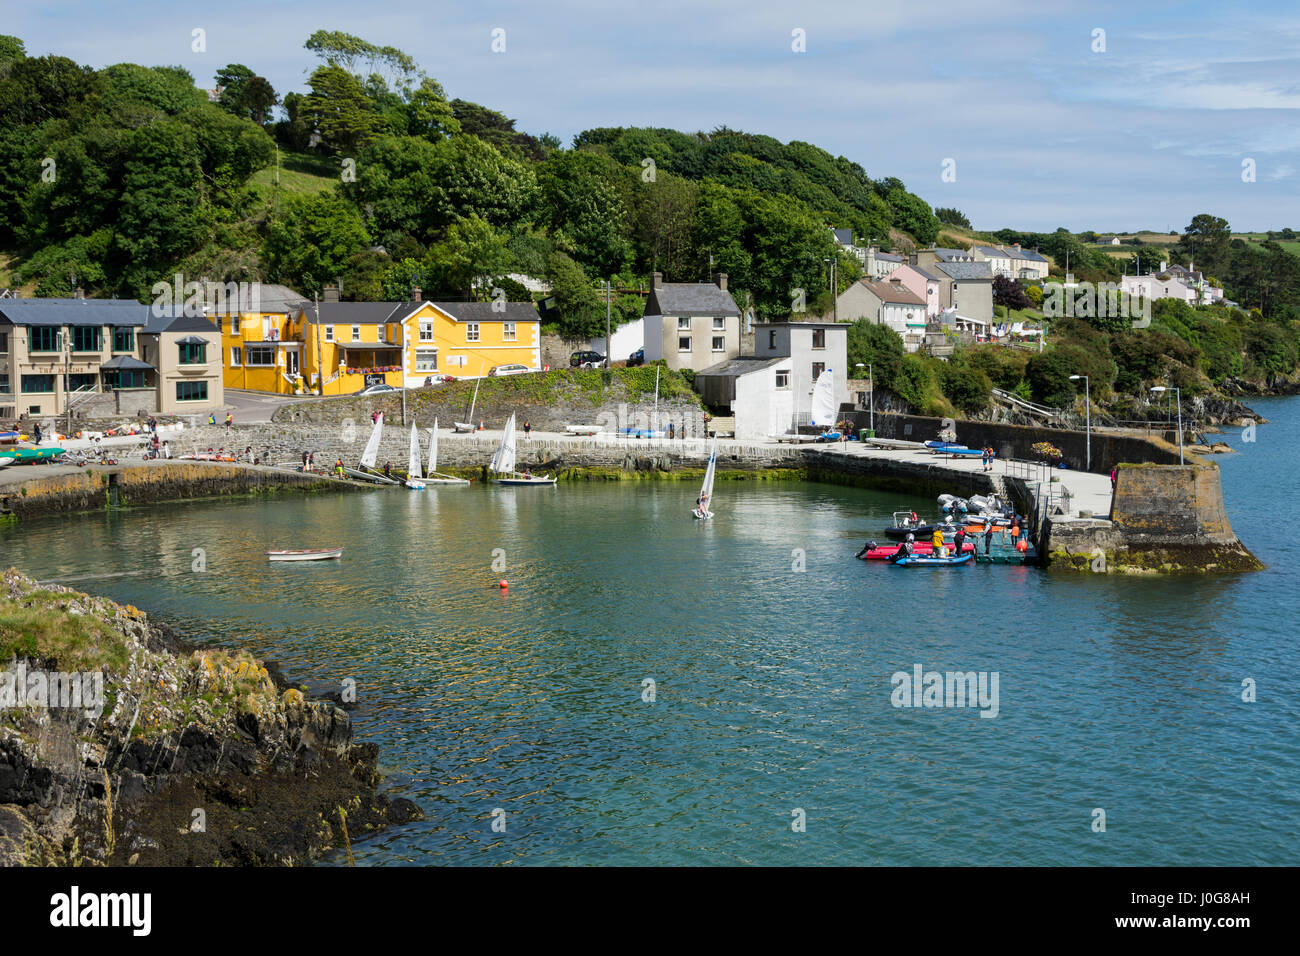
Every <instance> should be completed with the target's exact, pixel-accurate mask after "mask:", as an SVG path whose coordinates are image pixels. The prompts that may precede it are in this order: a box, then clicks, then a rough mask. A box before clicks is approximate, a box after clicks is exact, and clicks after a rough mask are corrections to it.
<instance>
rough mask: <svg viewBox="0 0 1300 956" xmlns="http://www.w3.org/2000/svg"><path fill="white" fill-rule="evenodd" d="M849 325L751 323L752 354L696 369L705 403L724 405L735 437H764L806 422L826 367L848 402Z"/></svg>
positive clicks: (839, 395)
mask: <svg viewBox="0 0 1300 956" xmlns="http://www.w3.org/2000/svg"><path fill="white" fill-rule="evenodd" d="M848 331H849V330H848V326H847V325H846V324H844V323H835V322H769V323H760V324H758V325H756V326H755V327H754V354H753V355H745V356H737V357H736V358H734V359H730V360H728V361H725V362H719V363H718V364H716V365H713V366H710V367H709V368H706V369H702V370H701V371H699V372H696V373H695V387H696V389H698V390H699V392H700V395H701V397H702V398H703V399H704V402H705V404H706V405H709V406H711V407H714V408H727V407H729V408H730V410H731V413H732V414H733V415H734V416H735V419H736V437H737V438H738V439H751V440H755V439H763V438H767V437H769V436H772V435H782V434H785V433H786V432H789V431H791V430H793V429H794V428H796V427H797V426H799V425H806V424H808V421H809V416H810V414H811V411H812V392H813V385H814V384H815V383H816V381H817V378H818V376H820V375H821V374H822V372H827V371H828V372H830V374H831V380H832V382H833V383H834V386H835V400H836V403H837V404H839V405H843V404H845V403H847V402H849V400H850V399H849V388H848V380H849V379H850V378H851V377H855V376H851V375H849V374H848V373H849V371H850V369H849V368H848V342H849V338H848Z"/></svg>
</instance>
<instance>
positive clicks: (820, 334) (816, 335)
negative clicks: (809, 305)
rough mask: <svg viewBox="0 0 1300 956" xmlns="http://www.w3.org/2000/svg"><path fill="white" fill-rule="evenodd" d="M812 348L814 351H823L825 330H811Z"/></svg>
mask: <svg viewBox="0 0 1300 956" xmlns="http://www.w3.org/2000/svg"><path fill="white" fill-rule="evenodd" d="M812 347H813V348H815V349H824V348H826V330H825V329H813V344H812Z"/></svg>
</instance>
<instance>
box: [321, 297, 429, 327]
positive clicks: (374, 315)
mask: <svg viewBox="0 0 1300 956" xmlns="http://www.w3.org/2000/svg"><path fill="white" fill-rule="evenodd" d="M423 304H424V303H422V302H322V303H321V304H320V324H321V325H384V324H385V323H387V322H400V321H401V320H402V319H404V318H406V317H407V316H408V315H410V314H411V313H412V312H414V311H415V310H416V309H418V308H419V307H420V306H421V305H423ZM301 314H302V318H303V319H305V320H306V321H307V322H310V323H311V324H312V325H315V324H316V304H315V303H314V302H307V303H304V304H303V305H302V306H301Z"/></svg>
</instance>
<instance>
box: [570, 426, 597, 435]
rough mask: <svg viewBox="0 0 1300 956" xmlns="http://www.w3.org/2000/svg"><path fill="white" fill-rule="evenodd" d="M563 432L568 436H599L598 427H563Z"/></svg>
mask: <svg viewBox="0 0 1300 956" xmlns="http://www.w3.org/2000/svg"><path fill="white" fill-rule="evenodd" d="M564 431H565V432H566V433H567V434H569V435H587V436H591V435H599V434H600V432H601V428H600V426H599V425H565V426H564Z"/></svg>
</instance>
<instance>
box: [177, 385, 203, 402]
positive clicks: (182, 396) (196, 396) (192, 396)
mask: <svg viewBox="0 0 1300 956" xmlns="http://www.w3.org/2000/svg"><path fill="white" fill-rule="evenodd" d="M207 400H208V383H207V382H177V383H176V401H178V402H206V401H207Z"/></svg>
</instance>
